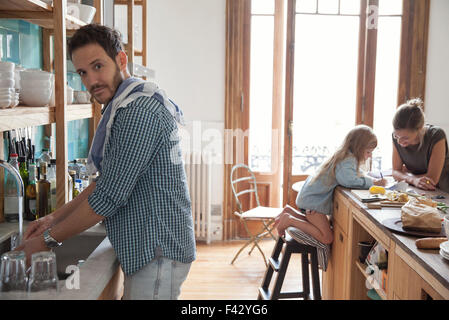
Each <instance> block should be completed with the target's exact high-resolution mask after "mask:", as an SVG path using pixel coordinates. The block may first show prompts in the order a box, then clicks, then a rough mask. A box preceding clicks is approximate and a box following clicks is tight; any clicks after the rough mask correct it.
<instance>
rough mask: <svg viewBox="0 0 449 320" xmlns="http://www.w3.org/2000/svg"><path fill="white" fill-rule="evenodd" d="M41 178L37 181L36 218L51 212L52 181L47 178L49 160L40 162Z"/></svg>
mask: <svg viewBox="0 0 449 320" xmlns="http://www.w3.org/2000/svg"><path fill="white" fill-rule="evenodd" d="M40 168H41V179H40V180H39V181H38V182H37V196H36V199H37V201H36V208H37V210H36V211H37V213H36V218H37V219H38V218H41V217H44V216H46V215H47V214H49V213H50V181H48V180H47V162H45V161H41V162H40Z"/></svg>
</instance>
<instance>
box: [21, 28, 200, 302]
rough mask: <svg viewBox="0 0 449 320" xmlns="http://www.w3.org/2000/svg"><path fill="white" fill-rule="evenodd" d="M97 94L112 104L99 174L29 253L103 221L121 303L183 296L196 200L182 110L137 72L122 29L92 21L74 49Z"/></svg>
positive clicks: (97, 145)
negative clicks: (184, 154)
mask: <svg viewBox="0 0 449 320" xmlns="http://www.w3.org/2000/svg"><path fill="white" fill-rule="evenodd" d="M68 51H69V55H70V56H71V59H72V62H73V65H74V66H75V68H76V70H77V72H78V74H79V75H80V77H81V80H82V82H83V84H84V85H85V87H86V88H87V90H88V91H89V92H90V93H91V95H92V97H93V98H94V99H95V100H97V101H98V102H99V103H100V104H103V105H104V108H103V110H102V118H101V121H100V123H99V125H98V128H97V131H96V133H95V137H94V140H93V143H92V146H91V149H90V152H89V158H88V164H87V169H88V171H89V172H90V173H91V174H93V173H96V172H98V173H99V176H98V178H97V179H96V180H95V182H93V183H91V184H90V185H89V187H87V188H86V189H85V190H84V191H83V192H82V193H81V194H80V195H78V196H77V197H76V198H75V199H73V200H72V201H71V202H69V203H67V204H65V205H64V206H63V207H61V208H59V209H57V210H56V211H55V212H54V213H52V214H51V215H48V216H45V217H43V218H41V219H39V220H37V221H34V222H32V223H31V224H30V225H29V226H28V228H27V230H26V232H25V236H24V240H25V242H24V244H23V245H22V246H21V247H19V248H18V249H17V250H23V251H25V253H26V255H27V261H28V263H29V261H31V260H30V257H31V254H32V253H34V252H38V251H44V250H49V249H50V248H51V247H54V246H58V245H59V244H60V243H63V242H64V240H66V239H68V238H70V237H72V236H74V235H76V234H78V233H80V232H82V231H84V230H86V229H88V228H89V227H91V226H94V225H95V224H97V223H98V222H100V221H104V224H105V227H106V232H107V235H108V238H109V240H110V241H111V244H112V246H113V247H114V250H115V253H116V254H117V258H118V259H119V261H120V264H121V267H122V269H123V272H124V274H125V281H124V296H123V299H177V298H178V296H179V294H180V288H181V285H182V283H183V282H184V280H185V279H186V277H187V274H188V272H189V270H190V266H191V263H192V262H193V261H194V260H195V258H196V248H195V238H194V232H193V220H192V215H191V203H190V197H189V191H188V187H187V183H186V175H185V171H184V167H183V164H182V161H180V160H179V157H180V155H181V150H180V148H179V144H178V142H179V139H178V132H177V124H176V122H179V123H181V124H182V123H183V118H182V111H181V110H180V109H179V108H178V107H177V106H176V104H174V103H173V101H171V100H170V99H169V98H168V97H167V96H166V94H165V92H164V91H163V90H160V89H159V88H158V87H157V86H156V85H155V84H154V83H150V82H144V81H142V80H140V79H137V78H134V77H131V76H130V74H129V72H128V70H127V62H128V61H127V56H126V54H125V52H124V51H123V45H122V43H121V40H120V34H119V33H118V32H117V31H115V30H114V29H111V28H108V27H105V26H101V25H96V24H91V25H87V26H84V27H82V28H80V29H79V30H78V31H77V32H76V33H75V34H74V36H73V37H72V38H71V40H70V43H69V47H68Z"/></svg>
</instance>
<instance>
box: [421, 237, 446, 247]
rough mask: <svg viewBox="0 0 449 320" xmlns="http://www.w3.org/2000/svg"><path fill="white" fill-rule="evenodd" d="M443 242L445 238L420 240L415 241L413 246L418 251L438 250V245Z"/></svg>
mask: <svg viewBox="0 0 449 320" xmlns="http://www.w3.org/2000/svg"><path fill="white" fill-rule="evenodd" d="M445 241H447V238H445V237H438V238H421V239H417V240H415V244H416V247H417V248H418V249H439V248H440V243H443V242H445Z"/></svg>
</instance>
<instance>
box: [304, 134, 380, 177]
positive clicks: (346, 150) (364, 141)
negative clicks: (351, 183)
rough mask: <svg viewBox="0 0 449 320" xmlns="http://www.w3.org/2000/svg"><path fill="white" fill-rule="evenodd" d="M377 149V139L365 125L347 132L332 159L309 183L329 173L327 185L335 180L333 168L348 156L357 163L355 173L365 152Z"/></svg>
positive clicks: (323, 165) (363, 158)
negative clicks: (352, 157) (353, 158)
mask: <svg viewBox="0 0 449 320" xmlns="http://www.w3.org/2000/svg"><path fill="white" fill-rule="evenodd" d="M376 147H377V137H376V135H375V134H374V132H373V129H371V128H370V127H368V126H366V125H358V126H355V127H354V128H352V129H351V131H349V133H348V134H347V135H346V137H345V139H344V141H343V144H342V145H341V146H340V147H339V148H338V149H337V151H336V152H335V153H334V155H333V156H332V157H330V158H329V159H327V160H326V161H325V162H324V163H323V164H322V165H321V167H320V168H319V170H318V172H317V173H316V175H315V177H314V178H313V179H312V180H311V183H313V182H315V181H316V180H317V179H318V178H319V177H320V176H322V175H323V174H325V173H326V172H329V176H328V183H331V181H332V180H333V179H335V168H336V167H337V164H338V163H339V162H341V161H342V160H344V159H345V158H347V157H349V156H351V155H352V156H354V157H355V159H356V162H357V172H359V168H360V164H361V163H363V162H364V161H365V151H366V150H367V149H374V148H376Z"/></svg>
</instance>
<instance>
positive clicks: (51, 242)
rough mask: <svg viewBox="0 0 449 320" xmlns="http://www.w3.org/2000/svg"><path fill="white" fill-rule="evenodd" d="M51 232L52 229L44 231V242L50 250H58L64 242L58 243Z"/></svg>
mask: <svg viewBox="0 0 449 320" xmlns="http://www.w3.org/2000/svg"><path fill="white" fill-rule="evenodd" d="M50 230H51V229H47V230H45V231H44V242H45V245H46V246H47V248H50V249H52V248H57V247H59V246H60V245H62V242H58V241H56V240H55V238H53V237H52V236H51V235H50Z"/></svg>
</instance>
